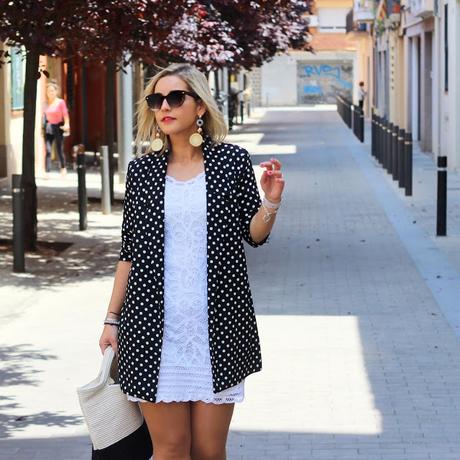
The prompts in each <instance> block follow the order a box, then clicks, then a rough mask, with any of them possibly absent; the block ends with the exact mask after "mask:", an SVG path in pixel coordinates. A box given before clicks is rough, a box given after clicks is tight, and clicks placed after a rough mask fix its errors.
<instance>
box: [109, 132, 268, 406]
mask: <svg viewBox="0 0 460 460" xmlns="http://www.w3.org/2000/svg"><path fill="white" fill-rule="evenodd" d="M202 147H203V156H204V167H205V177H206V197H207V277H208V278H207V279H208V330H209V348H210V354H211V356H210V357H211V367H212V380H213V391H214V392H215V393H217V392H220V391H222V390H224V389H226V388H230V387H232V386H234V385H236V384H237V383H238V382H240V381H241V380H242V379H243V378H245V377H246V376H247V375H249V374H252V373H253V372H257V371H260V370H261V368H262V357H261V351H260V343H259V335H258V330H257V323H256V317H255V312H254V307H253V300H252V295H251V290H250V286H249V280H248V275H247V268H246V258H245V252H244V246H243V239H244V240H245V241H246V242H247V243H249V244H250V245H251V246H253V247H257V246H260V245H262V244H264V243H265V242H267V241H268V236H267V237H266V238H265V239H264V240H263V241H260V242H255V241H254V240H253V239H252V238H251V235H250V233H249V224H250V222H251V219H252V217H253V216H254V214H255V213H256V212H257V211H258V209H259V207H260V205H261V200H260V195H259V191H258V188H257V182H256V177H255V174H254V170H253V168H252V163H251V159H250V156H249V153H248V152H247V151H246V150H245V149H243V148H241V147H238V146H237V145H232V144H226V143H221V144H213V143H212V141H211V139H210V138H209V137H206V138H205V142H204V143H203V145H202ZM167 162H168V152H167V151H166V153H165V154H164V155H157V154H154V153H151V154H147V155H144V156H141V157H139V158H136V159H134V160H132V161H131V162H130V163H129V165H128V171H127V178H126V194H125V201H124V209H123V223H122V229H121V240H122V241H121V249H120V256H119V259H120V260H124V261H131V262H132V265H131V270H130V272H129V276H128V285H127V289H126V296H125V300H124V303H123V308H122V311H121V318H120V327H119V332H118V355H117V356H118V367H119V376H120V386H121V389H122V391H123V392H124V393H128V394H130V395H132V396H135V397H138V398H142V399H145V400H148V401H151V402H155V400H156V393H157V383H158V373H159V369H160V358H161V348H162V341H163V326H164V324H163V321H164V303H163V294H164V191H165V176H166V169H167Z"/></svg>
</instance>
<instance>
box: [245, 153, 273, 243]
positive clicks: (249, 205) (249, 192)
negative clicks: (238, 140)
mask: <svg viewBox="0 0 460 460" xmlns="http://www.w3.org/2000/svg"><path fill="white" fill-rule="evenodd" d="M242 158H243V166H242V170H241V174H240V177H239V182H238V192H237V195H238V201H239V203H240V232H241V235H242V237H243V239H244V240H245V241H246V242H247V243H248V244H249V245H250V246H252V247H254V248H256V247H258V246H261V245H262V244H264V243H266V242H268V240H269V236H270V235H267V236H266V237H265V238H264V239H263V240H262V241H259V242H256V241H254V240H253V239H252V237H251V232H250V230H249V227H250V225H251V220H252V218H253V217H254V215H255V214H256V213H257V211H258V210H259V209H260V206H261V205H262V201H261V199H260V194H259V189H258V187H257V179H256V175H255V173H254V168H253V167H252V162H251V157H250V155H249V152H248V151H247V150H245V149H242Z"/></svg>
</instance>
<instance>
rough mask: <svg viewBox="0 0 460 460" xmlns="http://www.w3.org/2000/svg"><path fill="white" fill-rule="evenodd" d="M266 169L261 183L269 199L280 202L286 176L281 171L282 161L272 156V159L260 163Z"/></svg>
mask: <svg viewBox="0 0 460 460" xmlns="http://www.w3.org/2000/svg"><path fill="white" fill-rule="evenodd" d="M260 166H261V167H262V168H267V169H265V170H264V172H263V174H262V177H261V179H260V185H261V186H262V190H263V191H264V193H265V197H266V198H267V200H269V201H271V202H273V203H278V202H280V201H281V194H282V193H283V188H284V177H283V173H282V172H281V161H279V160H277V159H276V158H272V159H271V160H270V161H264V162H262V163H260Z"/></svg>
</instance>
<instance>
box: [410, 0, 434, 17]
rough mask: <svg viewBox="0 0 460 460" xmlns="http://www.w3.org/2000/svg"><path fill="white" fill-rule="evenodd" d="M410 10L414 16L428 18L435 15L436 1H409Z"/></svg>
mask: <svg viewBox="0 0 460 460" xmlns="http://www.w3.org/2000/svg"><path fill="white" fill-rule="evenodd" d="M409 9H410V12H411V14H412V15H413V16H418V17H421V18H426V17H429V16H433V15H434V0H409Z"/></svg>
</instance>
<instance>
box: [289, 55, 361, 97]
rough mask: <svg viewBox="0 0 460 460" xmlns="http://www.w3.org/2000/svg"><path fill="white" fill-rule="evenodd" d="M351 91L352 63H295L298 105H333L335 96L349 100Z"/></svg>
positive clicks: (341, 61)
mask: <svg viewBox="0 0 460 460" xmlns="http://www.w3.org/2000/svg"><path fill="white" fill-rule="evenodd" d="M352 91H353V62H352V61H348V60H340V61H339V60H335V61H323V62H321V61H315V62H312V61H297V95H298V103H299V104H335V102H336V101H335V96H336V94H341V95H343V96H345V97H347V98H350V99H351V95H352Z"/></svg>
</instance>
